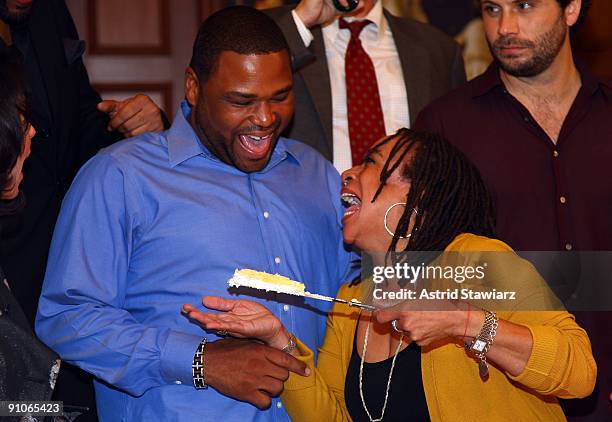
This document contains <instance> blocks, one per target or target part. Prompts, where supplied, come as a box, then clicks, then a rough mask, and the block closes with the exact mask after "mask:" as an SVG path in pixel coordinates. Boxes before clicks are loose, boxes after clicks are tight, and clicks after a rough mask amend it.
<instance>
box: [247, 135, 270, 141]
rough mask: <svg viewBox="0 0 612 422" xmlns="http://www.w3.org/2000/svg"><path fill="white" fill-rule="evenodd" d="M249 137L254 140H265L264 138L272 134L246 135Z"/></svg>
mask: <svg viewBox="0 0 612 422" xmlns="http://www.w3.org/2000/svg"><path fill="white" fill-rule="evenodd" d="M246 136H247V137H248V138H249V139H252V140H253V141H257V142H259V141H263V140H264V139H268V138H270V137H271V136H272V135H266V136H255V135H246Z"/></svg>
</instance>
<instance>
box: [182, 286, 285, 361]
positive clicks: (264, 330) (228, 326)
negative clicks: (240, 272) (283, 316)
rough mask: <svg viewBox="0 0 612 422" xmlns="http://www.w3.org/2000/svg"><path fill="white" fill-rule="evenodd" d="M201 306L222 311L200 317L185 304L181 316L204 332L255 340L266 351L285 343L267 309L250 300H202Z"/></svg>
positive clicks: (283, 328)
mask: <svg viewBox="0 0 612 422" xmlns="http://www.w3.org/2000/svg"><path fill="white" fill-rule="evenodd" d="M202 303H203V304H204V306H206V307H207V308H208V309H215V310H218V311H222V312H219V313H204V312H201V311H199V310H198V309H196V308H195V307H193V306H191V305H189V304H185V305H183V309H182V312H183V313H184V314H185V315H187V317H188V318H189V319H190V320H191V321H194V322H196V323H197V324H199V325H200V326H202V327H203V328H205V329H207V330H224V331H227V333H228V334H229V335H231V336H233V337H239V338H256V339H258V340H261V341H263V342H264V343H265V344H267V345H268V346H270V347H274V348H276V349H282V348H283V347H285V346H286V345H287V343H289V337H290V335H289V333H288V332H287V330H286V329H285V327H284V326H283V324H281V322H280V321H279V319H278V318H277V317H275V316H274V314H272V313H271V312H270V311H269V310H268V308H266V307H265V306H263V305H260V304H259V303H256V302H252V301H250V300H238V299H224V298H221V297H216V296H206V297H204V298H203V299H202Z"/></svg>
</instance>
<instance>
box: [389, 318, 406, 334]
mask: <svg viewBox="0 0 612 422" xmlns="http://www.w3.org/2000/svg"><path fill="white" fill-rule="evenodd" d="M391 326H392V327H393V329H394V330H395V331H397V332H398V333H400V334H406V332H405V331H403V330H400V329H399V328H397V320H396V319H394V320H393V321H391Z"/></svg>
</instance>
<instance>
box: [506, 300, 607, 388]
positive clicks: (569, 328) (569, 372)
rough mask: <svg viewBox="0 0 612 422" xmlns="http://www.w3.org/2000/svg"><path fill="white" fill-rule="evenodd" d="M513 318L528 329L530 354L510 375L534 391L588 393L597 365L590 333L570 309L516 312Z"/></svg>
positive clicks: (594, 377) (592, 386) (591, 386)
mask: <svg viewBox="0 0 612 422" xmlns="http://www.w3.org/2000/svg"><path fill="white" fill-rule="evenodd" d="M512 322H514V323H516V324H522V325H524V326H525V327H527V328H528V329H529V331H530V332H531V336H532V338H533V347H532V349H531V356H529V360H528V361H527V365H525V368H524V369H523V372H521V373H520V374H519V375H518V376H512V375H510V374H507V376H508V378H510V379H512V380H514V381H516V382H518V383H520V384H522V385H524V386H526V387H529V388H531V389H533V390H534V391H536V392H538V393H540V394H543V395H547V396H556V397H560V398H565V399H568V398H581V397H586V396H588V395H589V394H590V393H591V392H592V391H593V388H594V387H595V379H596V376H597V365H596V363H595V359H593V354H592V351H591V343H590V341H589V337H588V336H587V333H586V332H585V331H584V330H583V329H582V328H580V326H578V324H577V323H576V321H575V319H574V316H573V315H572V314H570V313H569V312H555V311H540V312H517V313H516V314H515V317H514V318H512Z"/></svg>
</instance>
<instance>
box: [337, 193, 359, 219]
mask: <svg viewBox="0 0 612 422" xmlns="http://www.w3.org/2000/svg"><path fill="white" fill-rule="evenodd" d="M340 200H341V201H342V206H343V207H344V208H346V211H344V216H343V217H342V219H343V220H344V219H346V218H348V217H350V216H352V215H354V214H355V213H357V212H359V210H360V209H361V198H359V197H358V196H357V195H356V194H354V193H353V192H350V191H348V190H343V191H342V194H341V195H340Z"/></svg>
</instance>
